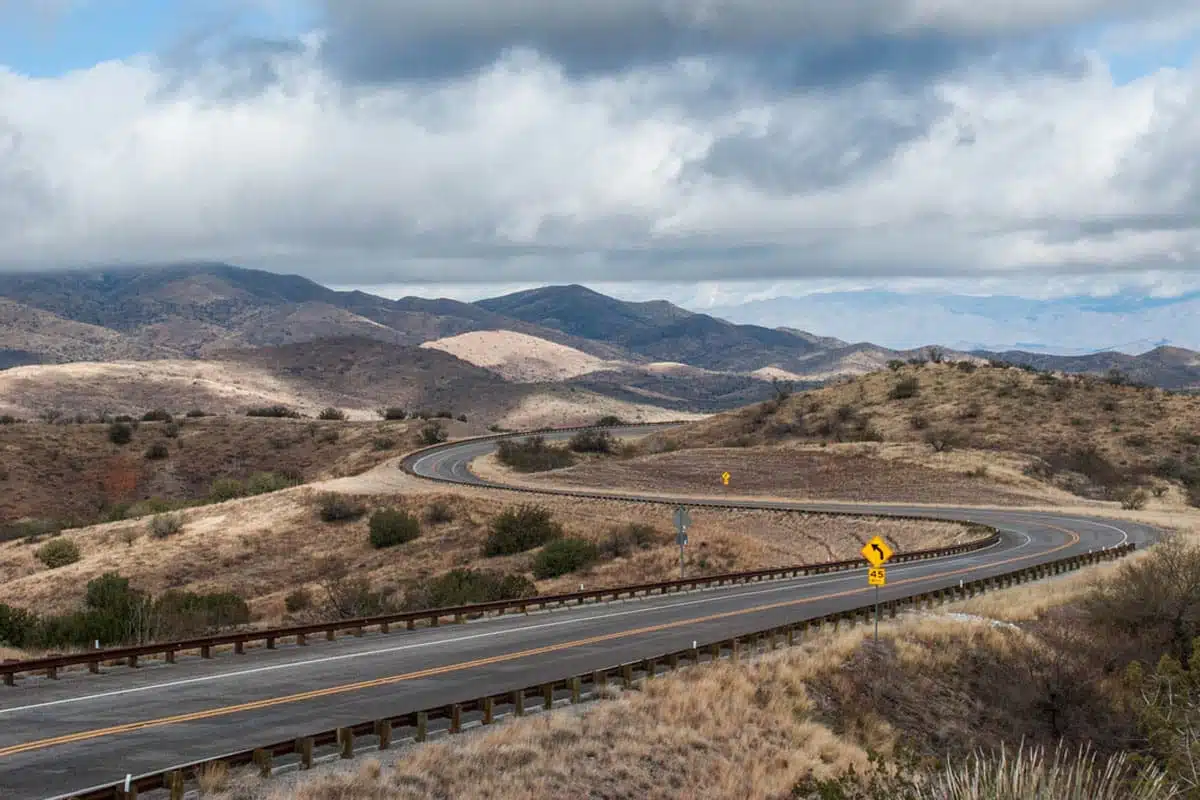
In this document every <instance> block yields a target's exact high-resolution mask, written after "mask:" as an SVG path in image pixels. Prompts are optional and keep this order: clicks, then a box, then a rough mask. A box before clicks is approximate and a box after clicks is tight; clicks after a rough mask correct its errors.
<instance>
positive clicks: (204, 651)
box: [200, 644, 212, 658]
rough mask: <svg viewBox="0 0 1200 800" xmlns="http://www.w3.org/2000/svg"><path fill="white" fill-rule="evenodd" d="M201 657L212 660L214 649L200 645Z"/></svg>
mask: <svg viewBox="0 0 1200 800" xmlns="http://www.w3.org/2000/svg"><path fill="white" fill-rule="evenodd" d="M200 657H201V658H212V647H211V646H209V645H207V644H202V645H200Z"/></svg>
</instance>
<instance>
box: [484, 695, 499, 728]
mask: <svg viewBox="0 0 1200 800" xmlns="http://www.w3.org/2000/svg"><path fill="white" fill-rule="evenodd" d="M482 708H483V724H484V725H491V724H492V723H493V722H495V720H496V701H495V699H493V698H491V697H485V698H483V703H482Z"/></svg>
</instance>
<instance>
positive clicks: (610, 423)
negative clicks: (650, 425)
mask: <svg viewBox="0 0 1200 800" xmlns="http://www.w3.org/2000/svg"><path fill="white" fill-rule="evenodd" d="M624 424H625V421H624V420H623V419H621V418H620V417H618V416H617V415H616V414H605V415H604V416H602V417H600V419H598V420H596V427H598V428H619V427H620V426H622V425H624Z"/></svg>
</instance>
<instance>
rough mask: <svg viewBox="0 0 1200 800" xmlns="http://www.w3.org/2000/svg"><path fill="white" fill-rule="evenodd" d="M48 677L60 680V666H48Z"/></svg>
mask: <svg viewBox="0 0 1200 800" xmlns="http://www.w3.org/2000/svg"><path fill="white" fill-rule="evenodd" d="M46 677H47V678H49V679H50V680H52V681H56V680H58V667H47V668H46Z"/></svg>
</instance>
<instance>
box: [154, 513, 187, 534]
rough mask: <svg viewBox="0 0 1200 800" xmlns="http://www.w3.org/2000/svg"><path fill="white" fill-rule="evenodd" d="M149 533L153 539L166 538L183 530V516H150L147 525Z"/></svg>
mask: <svg viewBox="0 0 1200 800" xmlns="http://www.w3.org/2000/svg"><path fill="white" fill-rule="evenodd" d="M147 527H148V529H149V531H150V535H151V536H152V537H153V538H155V539H166V538H167V537H168V536H174V535H175V534H177V533H179V532H180V531H181V530H183V517H181V516H179V515H178V514H159V515H158V516H155V517H151V519H150V524H149V526H147Z"/></svg>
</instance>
